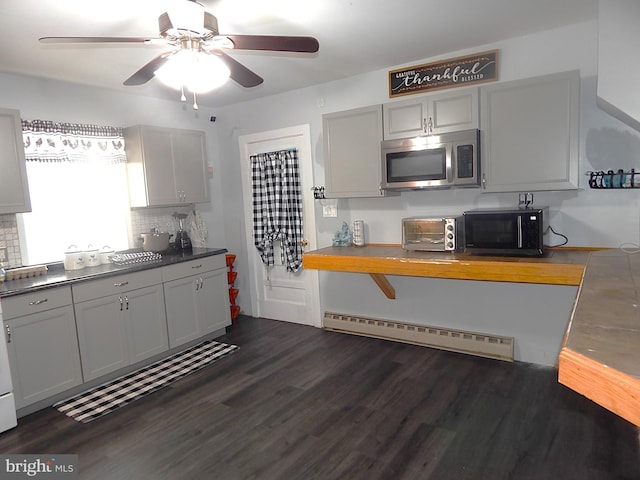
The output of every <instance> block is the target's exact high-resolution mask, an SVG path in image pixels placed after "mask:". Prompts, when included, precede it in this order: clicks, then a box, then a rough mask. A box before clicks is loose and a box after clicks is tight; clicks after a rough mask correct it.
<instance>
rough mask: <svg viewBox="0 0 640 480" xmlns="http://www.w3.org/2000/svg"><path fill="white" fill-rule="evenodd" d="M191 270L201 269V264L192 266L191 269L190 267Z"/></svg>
mask: <svg viewBox="0 0 640 480" xmlns="http://www.w3.org/2000/svg"><path fill="white" fill-rule="evenodd" d="M191 268H202V264H199V265H194V266H193V267H191Z"/></svg>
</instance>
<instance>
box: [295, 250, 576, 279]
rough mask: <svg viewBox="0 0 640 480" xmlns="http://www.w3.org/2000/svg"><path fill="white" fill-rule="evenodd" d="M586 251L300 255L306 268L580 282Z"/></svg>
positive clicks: (324, 252)
mask: <svg viewBox="0 0 640 480" xmlns="http://www.w3.org/2000/svg"><path fill="white" fill-rule="evenodd" d="M588 258H589V251H587V250H572V249H550V250H549V251H548V252H547V253H546V254H545V256H543V257H530V258H528V257H527V258H525V257H494V256H491V257H490V256H478V255H476V256H473V255H468V254H464V253H448V252H447V253H445V252H417V251H407V250H404V249H403V248H402V247H401V246H399V245H366V246H364V247H326V248H321V249H319V250H314V251H311V252H307V253H305V254H304V255H303V256H302V265H303V266H304V268H309V269H317V270H332V271H339V272H359V273H369V274H380V275H384V274H387V275H409V276H415V277H435V278H453V279H458V280H486V281H492V282H515V283H544V284H552V285H573V286H578V285H580V282H581V281H582V275H583V273H584V268H585V265H586V263H587V260H588Z"/></svg>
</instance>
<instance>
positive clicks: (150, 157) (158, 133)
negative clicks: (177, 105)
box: [124, 125, 209, 207]
mask: <svg viewBox="0 0 640 480" xmlns="http://www.w3.org/2000/svg"><path fill="white" fill-rule="evenodd" d="M124 135H125V149H126V152H127V174H128V176H129V199H130V204H131V206H132V207H153V206H166V205H179V204H181V203H206V202H208V201H209V180H208V176H207V157H206V152H205V139H204V132H200V131H195V130H180V129H175V128H163V127H153V126H148V125H136V126H133V127H129V128H126V129H125V133H124Z"/></svg>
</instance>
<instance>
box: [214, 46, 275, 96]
mask: <svg viewBox="0 0 640 480" xmlns="http://www.w3.org/2000/svg"><path fill="white" fill-rule="evenodd" d="M218 55H220V58H221V59H222V61H223V62H224V63H225V64H226V65H227V67H229V70H230V71H231V74H230V75H229V76H230V77H231V79H232V80H234V81H235V82H237V83H239V84H240V85H242V86H243V87H246V88H250V87H255V86H257V85H260V84H261V83H262V82H264V79H263V78H262V77H261V76H259V75H257V74H256V73H254V72H252V71H251V70H249V69H248V68H247V67H245V66H244V65H242V64H241V63H240V62H238V61H236V60H234V59H233V58H231V57H230V56H229V55H226V54H224V53H222V52H219V53H218Z"/></svg>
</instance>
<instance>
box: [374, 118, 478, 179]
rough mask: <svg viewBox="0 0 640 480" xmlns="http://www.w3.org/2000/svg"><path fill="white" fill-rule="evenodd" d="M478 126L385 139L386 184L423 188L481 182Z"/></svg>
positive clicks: (383, 162)
mask: <svg viewBox="0 0 640 480" xmlns="http://www.w3.org/2000/svg"><path fill="white" fill-rule="evenodd" d="M479 148H480V131H479V130H477V129H472V130H461V131H457V132H449V133H442V134H439V135H422V136H418V137H411V138H404V139H397V140H384V141H383V142H382V143H381V150H382V185H381V186H382V188H383V189H387V190H422V189H429V188H450V187H478V186H480V179H481V175H480V150H479Z"/></svg>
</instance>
